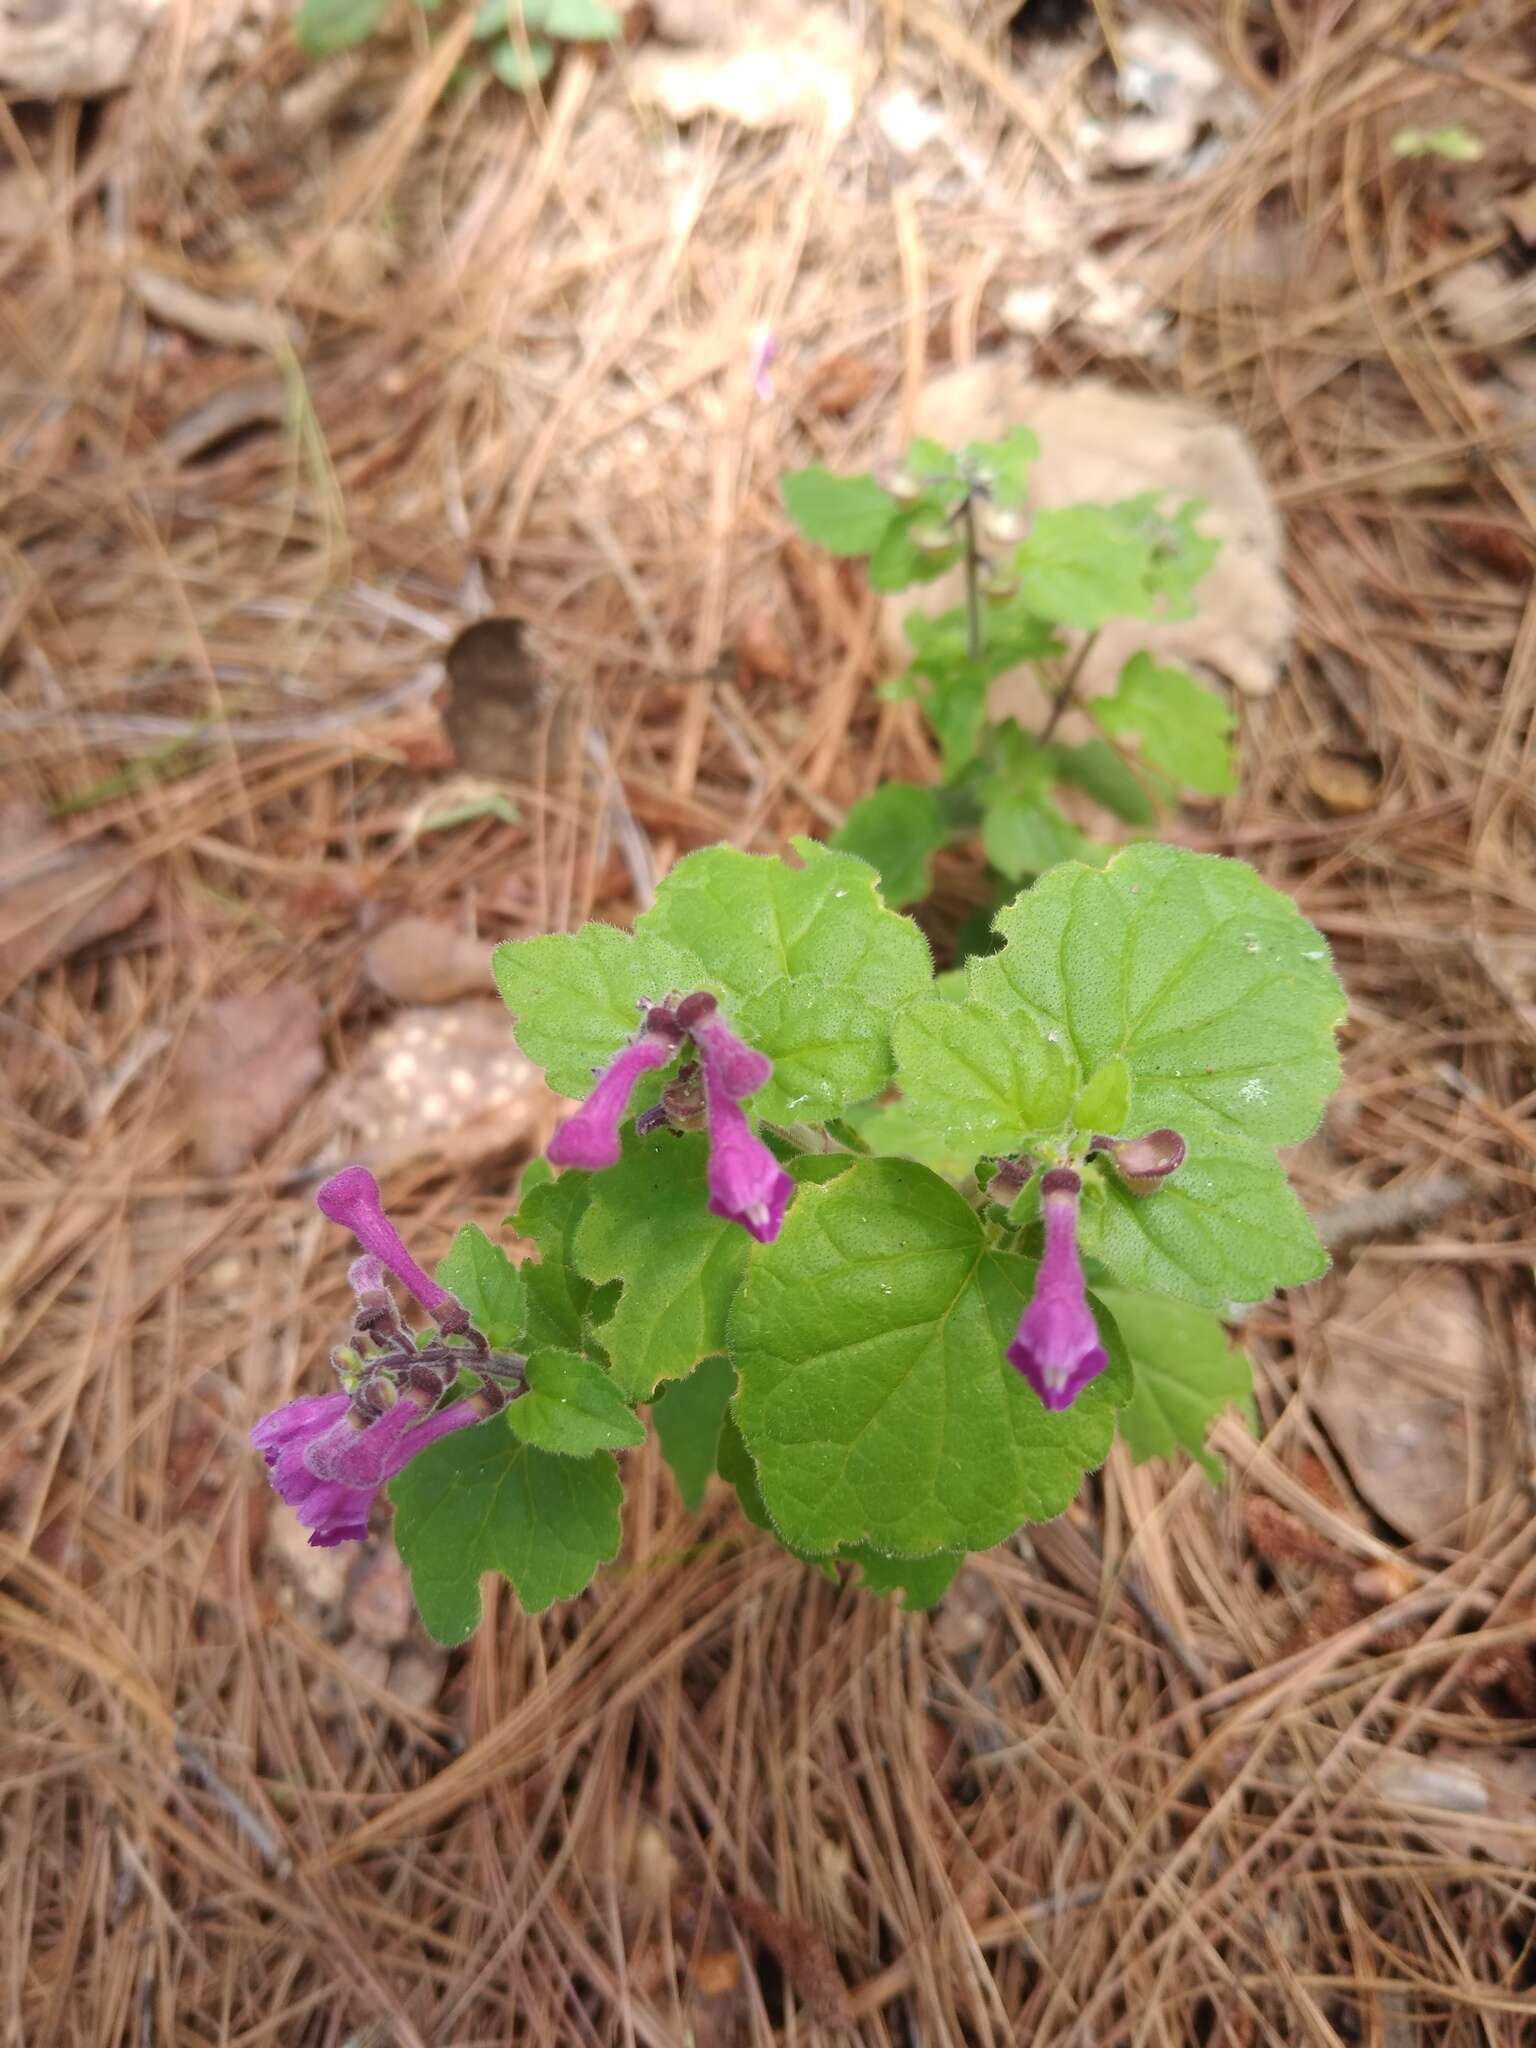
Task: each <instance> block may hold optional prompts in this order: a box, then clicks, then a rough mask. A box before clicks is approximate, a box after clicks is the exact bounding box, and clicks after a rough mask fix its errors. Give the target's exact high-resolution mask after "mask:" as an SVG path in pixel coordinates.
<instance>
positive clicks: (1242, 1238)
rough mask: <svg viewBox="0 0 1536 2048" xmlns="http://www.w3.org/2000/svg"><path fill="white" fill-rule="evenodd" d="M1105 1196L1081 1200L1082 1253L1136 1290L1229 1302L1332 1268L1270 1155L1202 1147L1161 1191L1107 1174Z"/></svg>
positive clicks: (1255, 1297) (1261, 1297) (1201, 1302)
mask: <svg viewBox="0 0 1536 2048" xmlns="http://www.w3.org/2000/svg"><path fill="white" fill-rule="evenodd" d="M1140 1107H1141V1106H1140V1103H1139V1102H1138V1105H1137V1108H1138V1116H1137V1121H1138V1122H1140V1121H1141V1120H1142V1119H1141V1115H1140ZM1102 1195H1103V1199H1102V1200H1100V1201H1092V1202H1086V1203H1085V1204H1084V1205H1083V1210H1082V1218H1081V1239H1082V1245H1083V1249H1084V1251H1085V1252H1089V1253H1091V1254H1092V1255H1093V1256H1094V1257H1095V1258H1097V1259H1098V1260H1100V1261H1101V1263H1102V1264H1103V1265H1104V1267H1105V1268H1106V1269H1107V1271H1108V1272H1109V1273H1110V1275H1111V1277H1112V1278H1113V1279H1114V1280H1115V1281H1116V1282H1117V1283H1118V1284H1119V1285H1120V1286H1121V1287H1125V1288H1130V1289H1132V1290H1133V1291H1135V1292H1138V1293H1144V1294H1167V1295H1172V1296H1173V1297H1174V1299H1175V1300H1178V1301H1192V1302H1194V1303H1195V1304H1196V1305H1197V1306H1199V1307H1201V1308H1227V1307H1230V1306H1231V1305H1233V1304H1234V1303H1246V1302H1255V1301H1267V1300H1268V1298H1269V1296H1270V1295H1271V1294H1273V1293H1274V1291H1275V1289H1276V1288H1277V1287H1300V1286H1302V1285H1303V1284H1304V1283H1305V1282H1306V1281H1308V1280H1317V1279H1320V1278H1321V1277H1322V1275H1323V1274H1324V1273H1326V1272H1327V1270H1328V1254H1327V1252H1326V1251H1324V1249H1323V1247H1322V1245H1321V1244H1320V1243H1319V1242H1318V1237H1317V1233H1316V1231H1314V1230H1313V1228H1312V1225H1311V1222H1310V1221H1309V1220H1308V1217H1307V1212H1306V1210H1305V1209H1303V1208H1302V1206H1301V1204H1300V1202H1298V1201H1297V1199H1296V1197H1295V1195H1294V1194H1293V1193H1292V1192H1291V1188H1290V1183H1289V1182H1288V1181H1287V1180H1286V1177H1285V1172H1284V1169H1283V1168H1282V1167H1281V1166H1280V1165H1279V1163H1278V1162H1277V1161H1276V1160H1274V1159H1267V1160H1266V1159H1260V1158H1256V1157H1254V1156H1253V1155H1252V1154H1249V1153H1229V1152H1222V1151H1219V1150H1216V1149H1214V1148H1213V1147H1211V1146H1205V1147H1203V1148H1201V1149H1200V1150H1198V1151H1196V1152H1192V1154H1191V1156H1190V1157H1189V1158H1188V1159H1186V1160H1185V1162H1184V1164H1183V1165H1182V1166H1181V1167H1180V1168H1179V1169H1178V1171H1177V1172H1176V1173H1175V1174H1173V1175H1171V1176H1170V1177H1169V1179H1168V1180H1166V1181H1165V1182H1164V1183H1163V1185H1162V1187H1160V1188H1159V1189H1158V1191H1157V1193H1156V1194H1155V1195H1136V1194H1132V1192H1131V1191H1130V1189H1129V1188H1127V1187H1125V1186H1124V1185H1123V1184H1122V1183H1121V1182H1120V1181H1119V1180H1117V1179H1115V1178H1114V1177H1113V1176H1112V1175H1110V1174H1107V1173H1106V1175H1105V1176H1104V1179H1103V1182H1102Z"/></svg>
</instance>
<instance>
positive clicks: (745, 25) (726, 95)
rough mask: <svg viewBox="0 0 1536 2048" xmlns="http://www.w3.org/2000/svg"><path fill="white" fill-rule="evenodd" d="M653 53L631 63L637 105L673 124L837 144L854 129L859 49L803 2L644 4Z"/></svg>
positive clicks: (845, 27) (842, 29)
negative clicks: (809, 127) (777, 132)
mask: <svg viewBox="0 0 1536 2048" xmlns="http://www.w3.org/2000/svg"><path fill="white" fill-rule="evenodd" d="M653 14H654V16H655V22H656V28H657V32H658V34H659V35H661V36H663V37H665V38H667V39H668V40H670V41H672V42H674V43H677V44H686V45H687V46H688V47H686V48H676V49H667V48H664V47H661V46H658V45H652V46H651V47H650V48H648V49H645V50H642V51H640V52H638V53H637V55H636V56H635V58H634V61H633V64H632V66H631V79H632V82H633V86H634V90H635V93H636V95H637V97H638V98H639V99H640V100H641V101H650V102H652V103H653V104H655V105H657V106H660V107H661V108H662V109H663V110H664V111H665V112H666V113H667V114H669V115H670V116H671V118H672V119H673V120H674V121H692V120H695V119H696V118H697V117H698V116H699V115H700V114H704V113H714V114H721V115H724V117H725V118H726V119H727V120H730V121H737V122H739V123H740V124H741V125H742V126H743V127H744V128H784V127H788V126H790V125H792V124H793V123H795V122H798V121H808V120H809V121H817V122H820V123H822V124H823V125H824V126H825V127H826V129H827V130H828V132H829V133H831V134H833V135H841V134H842V132H843V131H844V129H846V128H847V127H848V126H849V124H850V123H851V122H852V120H853V116H854V113H855V110H856V109H857V106H858V102H859V88H860V81H861V78H862V76H863V71H864V47H863V43H862V40H861V38H860V36H859V34H858V32H857V30H856V29H855V28H854V27H853V26H852V24H851V23H850V22H849V21H848V20H847V19H846V18H845V16H844V15H843V13H842V11H841V10H840V9H835V8H832V7H819V6H807V5H806V4H804V0H755V4H754V5H753V6H751V7H741V8H736V7H721V6H719V5H714V6H709V7H696V6H690V5H687V4H685V0H659V4H653Z"/></svg>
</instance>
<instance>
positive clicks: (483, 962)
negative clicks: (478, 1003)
mask: <svg viewBox="0 0 1536 2048" xmlns="http://www.w3.org/2000/svg"><path fill="white" fill-rule="evenodd" d="M363 967H364V970H365V972H366V973H367V976H368V979H369V980H370V981H371V982H372V983H373V985H374V987H375V988H376V989H378V991H379V992H380V994H381V995H386V996H393V998H394V999H395V1001H396V1002H397V1003H451V1002H454V1001H456V1000H457V999H458V998H459V997H460V996H468V995H474V994H476V993H478V992H483V991H484V990H485V988H486V987H487V985H488V983H489V981H490V973H491V949H490V947H489V945H488V944H486V942H485V941H484V940H481V939H477V938H473V937H472V936H471V935H470V934H469V933H468V932H463V931H459V930H457V929H456V928H455V927H454V926H453V925H449V924H443V923H441V922H440V921H439V920H438V919H437V918H435V917H397V918H396V919H395V921H394V923H393V924H387V925H385V927H384V928H383V930H382V931H378V932H375V933H374V935H373V937H372V938H371V939H370V940H369V941H368V944H367V946H366V947H365V948H364V950H363Z"/></svg>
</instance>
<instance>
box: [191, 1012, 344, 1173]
mask: <svg viewBox="0 0 1536 2048" xmlns="http://www.w3.org/2000/svg"><path fill="white" fill-rule="evenodd" d="M324 1072H325V1054H324V1053H323V1052H322V1051H321V1049H320V1005H319V1004H318V1003H317V1002H316V1000H315V998H314V995H313V994H312V992H311V991H310V990H309V989H307V988H300V987H298V986H297V985H296V984H295V983H293V982H274V983H273V984H272V986H271V987H270V988H266V989H262V990H261V991H260V992H259V993H258V994H256V995H249V996H226V997H224V999H223V1000H222V1001H221V1002H217V1003H210V1004H209V1005H208V1007H207V1008H206V1009H205V1010H203V1011H202V1012H201V1013H200V1014H199V1015H198V1016H197V1017H195V1018H194V1019H193V1021H192V1023H191V1025H190V1026H189V1028H188V1031H187V1035H186V1037H185V1038H184V1039H183V1040H182V1045H181V1051H180V1053H179V1055H178V1056H177V1061H176V1099H177V1106H178V1109H179V1112H180V1115H181V1118H182V1121H183V1123H184V1125H185V1127H186V1132H187V1136H188V1137H189V1138H190V1140H191V1142H192V1149H193V1153H194V1156H195V1158H196V1160H197V1165H198V1170H199V1171H200V1172H202V1173H210V1174H220V1173H238V1172H239V1171H240V1169H241V1168H242V1167H243V1166H248V1165H249V1164H250V1162H251V1160H252V1159H254V1158H255V1156H256V1154H257V1153H258V1152H259V1151H260V1150H261V1148H262V1146H263V1145H264V1144H266V1142H267V1140H268V1139H269V1138H271V1137H272V1136H273V1135H274V1134H275V1133H276V1132H278V1131H279V1130H281V1129H282V1127H283V1125H284V1124H285V1123H286V1122H287V1121H288V1119H289V1117H290V1116H291V1115H292V1114H293V1112H294V1110H295V1109H297V1108H298V1106H299V1104H300V1103H301V1102H302V1101H303V1100H304V1098H305V1096H306V1095H307V1094H308V1093H309V1091H310V1090H311V1089H312V1088H313V1087H314V1085H315V1083H316V1082H317V1081H318V1080H319V1079H320V1077H321V1075H322V1074H323V1073H324Z"/></svg>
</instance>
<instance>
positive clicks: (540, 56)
mask: <svg viewBox="0 0 1536 2048" xmlns="http://www.w3.org/2000/svg"><path fill="white" fill-rule="evenodd" d="M472 4H473V6H474V15H475V20H474V28H473V31H472V33H473V35H474V39H475V41H476V42H477V43H479V44H480V45H482V46H483V47H484V49H485V53H486V61H487V63H488V64H489V65H490V68H491V70H492V71H493V72H494V73H495V75H496V76H497V77H498V78H499V79H500V80H501V82H502V84H503V85H508V86H511V87H512V89H513V90H514V91H516V92H527V91H529V90H530V89H531V88H532V87H533V86H535V85H538V84H539V83H541V81H542V80H544V79H546V78H547V77H548V76H549V74H550V72H551V71H553V69H554V68H555V58H556V56H557V55H558V54H559V45H560V44H561V43H608V42H612V41H613V40H614V39H615V38H616V37H617V36H618V35H620V34H621V33H622V31H623V27H624V23H623V20H622V17H621V16H620V15H619V14H617V13H616V12H615V11H614V9H613V8H611V7H606V6H604V5H603V4H602V0H472ZM410 5H412V6H413V7H417V8H419V9H420V10H421V12H422V13H423V14H432V15H438V14H443V13H445V12H447V9H445V7H444V4H443V0H410ZM389 8H390V0H304V4H303V5H302V6H301V7H300V9H299V12H298V15H297V17H296V18H295V21H294V35H295V37H296V38H297V40H298V44H299V48H300V49H301V50H303V51H304V52H305V54H306V55H307V56H311V57H329V56H334V55H335V53H336V52H337V51H339V50H350V49H354V48H356V46H357V45H358V44H359V43H362V42H366V41H367V39H368V38H369V36H371V35H372V34H373V33H374V32H375V30H377V29H378V28H379V27H380V26H381V25H382V23H383V21H384V18H385V16H386V15H387V14H388V12H389Z"/></svg>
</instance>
